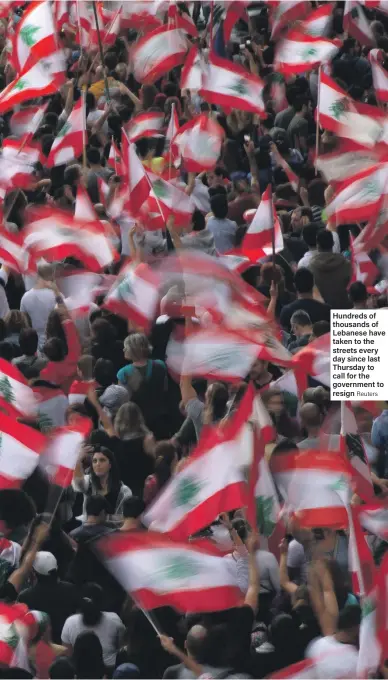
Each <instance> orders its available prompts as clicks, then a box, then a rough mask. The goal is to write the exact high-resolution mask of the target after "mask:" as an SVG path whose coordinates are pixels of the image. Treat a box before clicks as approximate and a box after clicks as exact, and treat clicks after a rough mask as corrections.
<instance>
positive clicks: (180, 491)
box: [175, 477, 202, 507]
mask: <svg viewBox="0 0 388 680" xmlns="http://www.w3.org/2000/svg"><path fill="white" fill-rule="evenodd" d="M201 488H202V483H201V482H200V481H199V480H198V479H195V477H185V478H183V479H181V480H180V481H179V482H178V485H177V488H176V491H175V505H177V506H178V507H180V506H181V505H191V506H192V507H194V506H195V503H196V501H195V499H196V497H197V496H198V494H199V492H200V490H201Z"/></svg>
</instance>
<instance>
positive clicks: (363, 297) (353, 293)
mask: <svg viewBox="0 0 388 680" xmlns="http://www.w3.org/2000/svg"><path fill="white" fill-rule="evenodd" d="M348 295H349V300H350V302H353V304H354V303H355V302H366V301H367V299H368V291H367V289H366V285H365V284H364V283H363V282H362V281H354V282H353V283H351V284H350V286H349V289H348Z"/></svg>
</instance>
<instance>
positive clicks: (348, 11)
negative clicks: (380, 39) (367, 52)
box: [343, 0, 376, 47]
mask: <svg viewBox="0 0 388 680" xmlns="http://www.w3.org/2000/svg"><path fill="white" fill-rule="evenodd" d="M343 28H344V31H347V33H348V34H349V35H351V36H353V38H355V39H356V40H358V41H359V42H360V43H361V45H368V46H369V47H374V46H375V45H376V39H375V36H374V34H373V31H372V29H371V27H370V24H369V22H368V20H367V18H366V16H365V13H364V10H363V9H362V7H361V6H360V3H359V2H358V1H357V0H346V2H345V7H344V16H343Z"/></svg>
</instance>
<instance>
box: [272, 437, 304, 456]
mask: <svg viewBox="0 0 388 680" xmlns="http://www.w3.org/2000/svg"><path fill="white" fill-rule="evenodd" d="M298 451H299V449H298V447H297V445H296V444H295V442H293V441H292V439H282V441H281V442H279V444H276V446H274V448H273V451H272V454H271V456H274V455H275V456H276V455H279V454H282V453H297V452H298Z"/></svg>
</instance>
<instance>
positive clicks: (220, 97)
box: [199, 54, 265, 117]
mask: <svg viewBox="0 0 388 680" xmlns="http://www.w3.org/2000/svg"><path fill="white" fill-rule="evenodd" d="M263 89H264V83H263V81H262V80H261V79H260V78H258V77H257V76H254V75H252V74H251V73H249V71H247V70H246V69H245V68H243V67H242V66H239V65H237V64H233V63H232V62H231V61H229V60H228V59H222V58H221V57H217V56H216V55H214V54H211V55H210V56H209V61H208V66H207V69H206V71H205V72H204V74H203V79H202V87H201V90H200V92H199V94H200V95H201V96H202V97H203V98H204V99H206V101H207V102H209V103H210V104H217V105H219V106H222V107H223V108H225V107H226V108H229V109H240V110H241V111H251V112H252V113H257V114H258V115H259V116H262V117H265V106H264V100H263Z"/></svg>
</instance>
